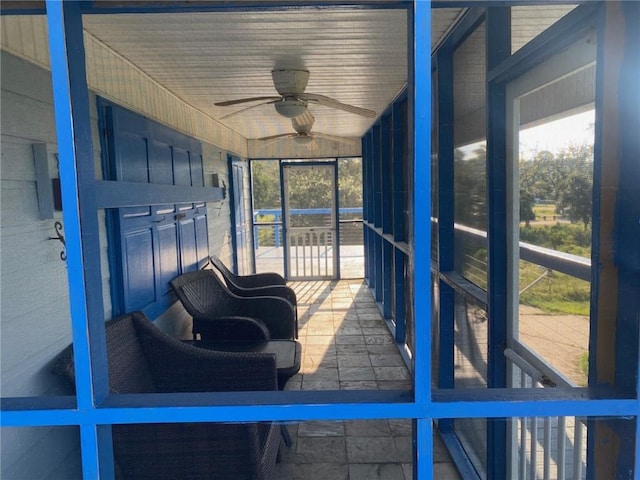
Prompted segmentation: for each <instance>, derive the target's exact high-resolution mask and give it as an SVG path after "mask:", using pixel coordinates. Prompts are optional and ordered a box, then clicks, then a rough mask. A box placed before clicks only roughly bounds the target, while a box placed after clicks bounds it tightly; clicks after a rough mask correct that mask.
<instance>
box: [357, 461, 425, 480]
mask: <svg viewBox="0 0 640 480" xmlns="http://www.w3.org/2000/svg"><path fill="white" fill-rule="evenodd" d="M403 475H404V474H403V472H402V466H401V465H400V464H398V463H365V464H351V465H349V480H402V479H403V478H404V477H403ZM436 478H437V477H436Z"/></svg>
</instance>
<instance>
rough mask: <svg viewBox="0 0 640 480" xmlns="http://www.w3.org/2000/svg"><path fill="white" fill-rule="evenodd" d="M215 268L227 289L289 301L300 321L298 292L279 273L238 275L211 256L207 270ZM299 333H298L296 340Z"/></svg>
mask: <svg viewBox="0 0 640 480" xmlns="http://www.w3.org/2000/svg"><path fill="white" fill-rule="evenodd" d="M208 267H210V268H215V269H216V270H217V271H218V272H220V275H222V277H223V278H224V281H225V283H226V285H227V288H228V289H229V290H230V291H231V292H232V293H235V294H236V295H239V296H241V297H280V298H284V299H285V300H288V301H289V302H290V303H291V305H293V309H294V312H295V315H296V327H297V319H298V299H297V297H296V292H295V291H294V290H293V288H291V287H287V286H286V282H285V280H284V278H282V277H281V276H280V275H279V274H277V273H256V274H253V275H236V274H235V273H233V272H232V271H231V270H229V269H228V268H227V266H226V265H225V264H224V263H222V262H221V261H220V259H219V258H217V257H214V256H213V255H211V256H210V257H209V263H208V265H207V266H206V267H205V268H208ZM297 336H298V332H297V331H296V338H297Z"/></svg>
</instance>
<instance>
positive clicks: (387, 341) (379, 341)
mask: <svg viewBox="0 0 640 480" xmlns="http://www.w3.org/2000/svg"><path fill="white" fill-rule="evenodd" d="M364 343H366V344H367V345H392V344H393V338H391V335H365V336H364ZM394 348H395V347H394Z"/></svg>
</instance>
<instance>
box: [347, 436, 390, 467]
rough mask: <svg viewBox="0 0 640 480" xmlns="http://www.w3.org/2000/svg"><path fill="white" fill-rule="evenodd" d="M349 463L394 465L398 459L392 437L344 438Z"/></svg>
mask: <svg viewBox="0 0 640 480" xmlns="http://www.w3.org/2000/svg"><path fill="white" fill-rule="evenodd" d="M346 442H347V458H348V460H349V463H394V462H396V461H397V459H398V454H397V452H396V447H395V444H394V442H393V437H346Z"/></svg>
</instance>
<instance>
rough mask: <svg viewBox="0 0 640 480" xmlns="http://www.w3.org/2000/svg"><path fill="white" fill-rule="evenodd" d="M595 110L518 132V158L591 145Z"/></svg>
mask: <svg viewBox="0 0 640 480" xmlns="http://www.w3.org/2000/svg"><path fill="white" fill-rule="evenodd" d="M593 124H595V110H588V111H586V112H582V113H578V114H576V115H571V116H569V117H564V118H561V119H559V120H555V121H552V122H549V123H545V124H544V125H539V126H537V127H533V128H528V129H526V130H521V131H520V157H522V156H523V155H524V156H525V157H531V156H532V155H531V153H533V152H540V151H542V150H547V151H549V152H552V153H556V152H558V151H559V150H562V149H564V148H566V147H567V146H569V145H581V144H584V143H586V144H593Z"/></svg>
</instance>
